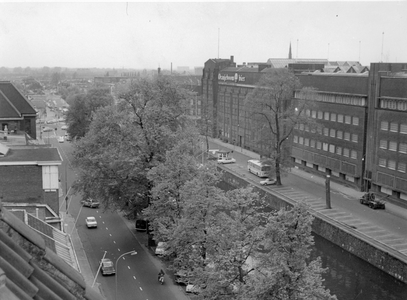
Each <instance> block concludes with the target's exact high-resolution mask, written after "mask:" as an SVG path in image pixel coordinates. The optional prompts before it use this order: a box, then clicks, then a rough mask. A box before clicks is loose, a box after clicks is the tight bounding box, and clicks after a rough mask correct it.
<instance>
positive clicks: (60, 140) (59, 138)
mask: <svg viewBox="0 0 407 300" xmlns="http://www.w3.org/2000/svg"><path fill="white" fill-rule="evenodd" d="M64 141H65V139H64V137H63V136H62V135H61V136H59V137H58V142H59V143H63V142H64Z"/></svg>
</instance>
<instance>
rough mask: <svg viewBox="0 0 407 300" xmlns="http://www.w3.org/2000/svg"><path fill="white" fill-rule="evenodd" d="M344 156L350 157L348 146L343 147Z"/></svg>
mask: <svg viewBox="0 0 407 300" xmlns="http://www.w3.org/2000/svg"><path fill="white" fill-rule="evenodd" d="M343 156H345V157H349V149H348V148H343Z"/></svg>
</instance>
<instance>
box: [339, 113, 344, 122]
mask: <svg viewBox="0 0 407 300" xmlns="http://www.w3.org/2000/svg"><path fill="white" fill-rule="evenodd" d="M338 122H339V123H343V115H341V114H338Z"/></svg>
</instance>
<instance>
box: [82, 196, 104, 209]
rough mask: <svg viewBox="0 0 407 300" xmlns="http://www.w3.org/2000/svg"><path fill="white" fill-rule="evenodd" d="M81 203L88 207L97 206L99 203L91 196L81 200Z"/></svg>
mask: <svg viewBox="0 0 407 300" xmlns="http://www.w3.org/2000/svg"><path fill="white" fill-rule="evenodd" d="M81 203H82V205H83V206H86V207H90V208H98V207H99V205H100V202H98V201H96V200H93V199H91V198H88V199H85V200H82V201H81Z"/></svg>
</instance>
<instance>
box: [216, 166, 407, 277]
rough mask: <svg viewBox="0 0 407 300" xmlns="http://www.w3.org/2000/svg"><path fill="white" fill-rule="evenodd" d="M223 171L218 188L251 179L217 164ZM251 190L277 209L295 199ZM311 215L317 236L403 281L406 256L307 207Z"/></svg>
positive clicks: (242, 184)
mask: <svg viewBox="0 0 407 300" xmlns="http://www.w3.org/2000/svg"><path fill="white" fill-rule="evenodd" d="M219 168H220V169H222V170H223V171H224V173H223V182H222V184H221V187H222V188H230V187H233V188H237V187H242V186H247V185H251V182H250V181H248V180H247V179H245V178H242V177H240V176H239V175H238V174H236V173H234V172H233V171H231V170H229V169H226V168H224V167H222V166H219ZM253 187H254V191H255V192H258V193H259V195H260V196H261V197H265V198H266V199H267V201H268V203H269V204H270V205H271V207H272V208H273V209H276V210H279V209H281V208H283V207H286V208H288V207H291V206H292V205H294V203H295V201H294V200H292V199H289V198H287V197H285V196H283V195H280V194H278V193H276V192H273V191H272V190H266V189H264V188H261V187H259V186H257V185H253ZM310 211H311V213H312V214H313V216H314V217H315V219H314V222H313V224H312V230H313V232H314V233H316V234H318V235H319V236H321V237H323V238H325V239H327V240H328V241H330V242H332V243H334V244H335V245H338V246H339V247H341V248H342V249H344V250H346V251H348V252H349V253H352V254H353V255H355V256H357V257H359V258H361V259H362V260H364V261H366V262H368V263H370V264H371V265H373V266H375V267H376V268H379V269H381V270H382V271H384V272H385V273H387V274H389V275H391V276H393V277H394V278H396V279H398V280H400V281H402V282H404V283H407V256H405V255H403V254H402V253H400V252H398V251H396V250H394V249H392V248H390V247H389V246H387V245H385V244H383V243H381V242H379V241H377V240H374V239H372V238H371V237H369V236H366V235H365V234H363V233H361V232H359V231H358V230H356V229H354V228H352V227H351V226H349V225H346V224H343V223H341V222H339V221H336V220H334V219H331V218H329V217H328V216H326V215H324V214H322V213H320V212H317V211H314V210H313V209H310Z"/></svg>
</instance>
